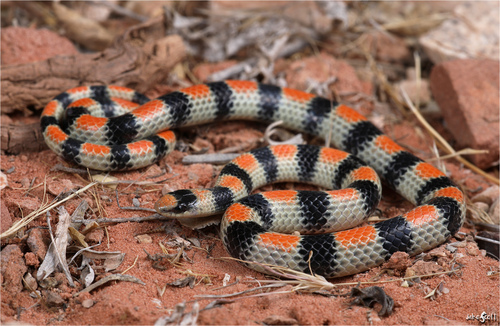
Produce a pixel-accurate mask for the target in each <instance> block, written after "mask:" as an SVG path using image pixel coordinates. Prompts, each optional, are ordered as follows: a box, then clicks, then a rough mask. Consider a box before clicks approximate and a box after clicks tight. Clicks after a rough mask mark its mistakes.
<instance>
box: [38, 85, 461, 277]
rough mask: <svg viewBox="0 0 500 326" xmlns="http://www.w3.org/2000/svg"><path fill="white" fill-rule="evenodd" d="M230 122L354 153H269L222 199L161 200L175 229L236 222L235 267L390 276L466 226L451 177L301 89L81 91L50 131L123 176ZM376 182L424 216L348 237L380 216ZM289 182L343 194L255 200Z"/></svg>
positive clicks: (220, 192) (62, 151)
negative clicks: (397, 262) (209, 127)
mask: <svg viewBox="0 0 500 326" xmlns="http://www.w3.org/2000/svg"><path fill="white" fill-rule="evenodd" d="M135 103H137V104H135ZM90 114H93V115H98V116H97V117H96V116H92V115H90ZM117 114H118V116H115V115H117ZM229 119H232V120H235V119H246V120H259V121H264V122H272V121H278V120H281V121H283V123H284V126H285V127H287V128H290V129H293V130H297V131H300V132H306V133H309V134H312V135H315V136H319V137H322V138H326V137H331V142H332V144H333V145H334V146H335V147H337V148H339V149H341V150H343V151H347V152H349V153H351V154H347V153H345V152H342V151H338V150H335V149H330V148H321V147H316V146H309V145H298V146H296V145H278V146H270V147H264V148H260V149H256V150H253V151H251V152H249V153H246V154H243V155H241V156H240V157H238V158H236V159H235V160H233V161H232V162H231V163H229V164H228V165H226V166H225V167H224V168H223V170H222V171H221V174H220V176H219V178H218V180H217V182H216V185H215V186H214V187H213V188H211V189H198V190H178V191H174V192H172V193H169V194H167V195H165V196H163V197H162V198H161V199H159V200H158V202H157V203H156V205H155V208H156V210H157V211H158V212H159V213H160V214H163V215H166V216H172V217H176V218H183V217H193V216H205V215H211V214H212V215H213V214H217V213H222V212H225V213H224V216H223V219H222V222H221V237H222V240H223V242H224V245H225V246H226V248H227V250H228V252H229V253H230V254H231V255H232V256H234V257H237V258H240V259H242V260H247V261H257V262H261V263H271V264H276V265H281V266H287V267H289V268H293V269H296V270H299V271H303V272H313V273H317V274H320V275H323V276H325V277H338V276H344V275H349V274H353V273H357V272H361V271H364V270H367V269H369V268H371V267H373V266H376V265H379V264H380V263H382V262H383V261H385V260H387V259H388V258H389V257H390V256H391V255H392V254H393V253H394V252H396V251H404V252H407V253H409V254H411V255H413V254H417V253H420V252H422V251H425V250H428V249H431V248H433V247H435V246H437V245H438V244H441V243H442V242H444V241H445V240H446V239H447V238H448V237H449V236H451V235H453V234H454V233H455V232H457V231H458V229H459V228H460V227H461V225H462V223H463V220H464V216H465V198H464V195H463V193H462V192H461V191H460V190H459V189H458V188H457V187H456V186H455V185H454V184H453V182H452V181H451V180H450V179H449V178H448V177H446V176H445V175H444V174H443V173H442V172H441V171H439V170H438V169H436V168H435V167H433V166H432V165H430V164H428V163H425V162H423V161H422V160H421V159H419V158H417V157H415V156H414V155H413V154H411V153H409V152H408V151H406V150H405V149H403V148H402V147H401V146H399V145H397V144H396V143H395V142H394V141H392V140H391V139H390V138H388V137H387V136H385V135H384V134H382V132H381V131H379V130H378V129H377V128H376V127H375V126H373V125H372V124H371V123H370V122H369V121H368V120H367V119H366V118H365V117H364V116H362V115H360V114H359V113H357V112H356V111H355V110H353V109H351V108H349V107H347V106H345V105H341V104H337V103H334V102H331V101H329V100H327V99H324V98H321V97H317V96H314V95H313V94H309V93H305V92H301V91H298V90H294V89H289V88H280V87H276V86H272V85H265V84H258V83H255V82H250V81H224V82H216V83H210V84H202V85H196V86H192V87H188V88H184V89H181V90H179V91H176V92H173V93H170V94H167V95H164V96H161V97H159V98H157V99H155V100H149V99H148V98H146V97H145V96H143V95H141V94H138V93H136V92H134V91H132V90H130V89H126V88H123V87H116V86H90V87H78V88H74V89H71V90H68V91H67V92H65V93H63V94H61V95H59V96H57V97H56V98H55V99H54V100H52V101H51V102H50V103H49V104H48V105H47V106H46V107H45V109H44V111H43V113H42V118H41V125H42V130H43V135H44V137H45V141H46V142H47V144H48V145H49V147H50V148H51V149H52V150H53V151H55V152H56V153H57V154H58V155H60V156H62V157H64V158H65V159H67V160H69V161H72V162H75V163H77V164H81V165H84V166H87V167H89V168H92V169H97V170H106V171H113V170H127V169H134V168H140V167H144V166H147V165H150V164H153V163H154V162H157V161H158V160H159V159H161V158H162V157H164V156H165V155H166V154H167V153H168V152H170V151H171V150H172V149H173V146H174V142H175V136H174V134H173V132H171V131H164V130H167V129H168V128H175V127H181V126H189V125H196V124H202V123H208V122H212V121H219V120H229ZM363 162H364V163H363ZM365 163H366V164H367V165H368V166H366V165H365ZM372 168H373V169H372ZM377 175H379V176H381V177H382V178H383V179H384V180H385V182H386V183H387V184H389V185H390V186H391V187H393V188H394V189H395V190H396V191H397V192H398V193H399V194H401V195H402V196H403V197H404V198H406V199H407V200H409V201H410V202H412V203H413V204H414V205H415V206H416V207H415V208H414V209H413V210H411V211H409V212H408V213H406V214H403V215H400V216H397V217H394V218H391V219H388V220H385V221H382V222H378V223H376V224H373V225H367V226H362V227H357V228H354V229H347V228H349V227H353V226H354V225H357V224H359V223H360V222H362V221H363V220H364V219H365V216H366V214H370V213H371V212H373V210H374V209H375V208H376V206H377V204H378V202H379V200H380V196H381V187H380V181H379V179H378V177H377ZM280 181H299V182H308V183H314V184H317V185H320V186H322V187H326V188H329V189H339V190H334V191H325V192H323V191H289V190H287V191H273V192H265V193H261V194H255V195H251V196H249V194H250V193H251V192H252V191H253V190H254V189H255V188H258V187H260V186H262V185H264V184H267V183H271V182H280ZM339 229H340V230H343V231H338V232H334V233H325V232H332V231H333V230H339ZM346 229H347V230H346ZM282 232H286V233H289V234H284V233H282ZM251 267H252V268H256V269H257V270H260V268H259V267H256V266H255V265H251Z"/></svg>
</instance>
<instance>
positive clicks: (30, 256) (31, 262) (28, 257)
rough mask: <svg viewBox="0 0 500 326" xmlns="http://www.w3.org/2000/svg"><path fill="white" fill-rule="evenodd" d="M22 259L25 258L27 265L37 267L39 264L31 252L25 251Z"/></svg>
mask: <svg viewBox="0 0 500 326" xmlns="http://www.w3.org/2000/svg"><path fill="white" fill-rule="evenodd" d="M24 259H25V260H26V265H28V266H35V267H38V266H39V265H40V262H39V261H38V258H36V255H35V254H34V253H32V252H27V253H25V254H24Z"/></svg>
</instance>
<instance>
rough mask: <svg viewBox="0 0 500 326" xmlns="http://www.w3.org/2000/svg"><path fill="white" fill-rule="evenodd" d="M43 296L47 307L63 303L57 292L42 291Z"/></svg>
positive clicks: (58, 305)
mask: <svg viewBox="0 0 500 326" xmlns="http://www.w3.org/2000/svg"><path fill="white" fill-rule="evenodd" d="M42 294H43V297H44V298H45V303H46V304H47V305H48V306H49V307H61V306H63V305H64V299H63V298H62V297H61V295H60V294H59V293H56V292H53V291H47V290H45V291H42Z"/></svg>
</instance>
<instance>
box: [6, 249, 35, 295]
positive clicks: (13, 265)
mask: <svg viewBox="0 0 500 326" xmlns="http://www.w3.org/2000/svg"><path fill="white" fill-rule="evenodd" d="M0 266H1V267H0V270H1V272H2V276H3V283H2V290H5V291H7V292H9V293H12V294H16V293H18V292H19V291H21V290H22V289H23V283H22V277H23V275H24V273H26V271H27V270H28V267H26V264H25V263H24V258H23V253H22V252H21V249H19V247H18V246H17V245H13V244H11V245H7V246H6V247H5V248H3V250H2V252H1V254H0Z"/></svg>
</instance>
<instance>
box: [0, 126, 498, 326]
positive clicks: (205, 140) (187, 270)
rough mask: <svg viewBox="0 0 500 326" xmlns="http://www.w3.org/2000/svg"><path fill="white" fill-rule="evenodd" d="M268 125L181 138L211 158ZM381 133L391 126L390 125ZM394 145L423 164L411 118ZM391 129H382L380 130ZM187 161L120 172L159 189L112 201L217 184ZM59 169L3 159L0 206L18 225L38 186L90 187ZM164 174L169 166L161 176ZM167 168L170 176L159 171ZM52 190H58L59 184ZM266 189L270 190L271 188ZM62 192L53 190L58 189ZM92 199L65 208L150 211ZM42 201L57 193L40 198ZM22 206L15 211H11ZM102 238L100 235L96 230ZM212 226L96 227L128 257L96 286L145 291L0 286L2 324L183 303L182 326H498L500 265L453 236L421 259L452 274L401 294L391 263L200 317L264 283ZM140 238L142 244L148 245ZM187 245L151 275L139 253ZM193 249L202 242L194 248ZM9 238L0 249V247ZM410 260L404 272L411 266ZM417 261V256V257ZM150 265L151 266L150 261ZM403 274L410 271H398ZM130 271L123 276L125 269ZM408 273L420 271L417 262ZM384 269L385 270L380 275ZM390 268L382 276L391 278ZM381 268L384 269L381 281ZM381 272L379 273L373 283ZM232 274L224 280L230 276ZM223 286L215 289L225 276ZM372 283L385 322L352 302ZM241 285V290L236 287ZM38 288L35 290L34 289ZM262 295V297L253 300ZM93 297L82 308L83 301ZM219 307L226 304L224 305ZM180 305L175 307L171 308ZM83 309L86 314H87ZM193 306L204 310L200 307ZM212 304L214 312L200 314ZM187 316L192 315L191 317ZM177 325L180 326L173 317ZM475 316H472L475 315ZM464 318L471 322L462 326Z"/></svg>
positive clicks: (62, 320) (123, 213)
mask: <svg viewBox="0 0 500 326" xmlns="http://www.w3.org/2000/svg"><path fill="white" fill-rule="evenodd" d="M264 128H265V126H264V125H261V124H258V123H246V122H228V123H221V124H212V125H209V126H201V127H197V128H195V130H191V131H185V132H182V133H181V134H180V138H181V139H182V140H183V141H184V142H186V143H190V144H195V145H196V146H197V147H206V146H208V147H209V151H214V150H220V149H222V148H225V147H229V146H239V145H242V144H244V143H246V142H251V141H256V142H255V143H256V144H259V141H258V140H259V138H260V137H262V135H263V130H264ZM388 128H389V127H388ZM390 128H391V132H390V133H389V134H390V135H391V137H395V138H396V139H398V140H399V142H400V143H401V144H402V145H404V146H406V147H407V148H411V149H412V150H413V151H415V152H416V153H418V155H419V156H421V157H422V158H424V159H426V158H429V157H430V151H429V147H430V144H431V141H430V139H428V138H422V137H424V136H417V133H415V132H414V131H415V128H414V126H413V125H412V124H410V123H407V122H397V123H395V125H392V126H390ZM386 131H388V130H386ZM184 155H186V153H181V152H179V151H175V152H174V153H173V154H172V155H170V156H169V157H167V158H165V159H164V160H163V161H162V162H160V163H159V164H158V166H155V167H153V168H146V169H142V170H139V171H133V172H127V173H114V174H113V176H115V177H117V178H118V179H120V180H142V181H143V180H148V181H160V180H167V181H166V182H162V184H164V185H163V186H162V185H161V184H160V185H133V184H132V185H126V184H125V185H119V187H118V190H119V191H118V193H119V199H120V204H121V205H122V206H132V205H133V203H132V201H133V199H134V198H137V199H138V200H139V202H140V204H141V207H147V208H152V207H153V205H154V202H155V201H156V199H157V198H158V197H159V196H160V195H161V192H162V188H164V189H163V191H169V190H172V189H179V188H195V187H206V186H209V185H211V184H212V183H213V179H214V176H215V175H217V173H218V171H219V170H220V167H219V166H212V165H209V164H195V165H192V166H185V165H183V164H182V163H181V159H182V157H183V156H184ZM58 163H64V162H62V161H61V160H60V159H59V158H57V157H56V155H55V154H54V153H52V152H51V151H49V150H46V151H43V152H40V153H32V154H26V155H19V156H5V155H3V156H2V157H1V169H2V171H12V169H13V171H12V172H11V173H9V174H8V175H7V177H8V182H9V187H7V188H6V189H4V190H2V192H1V195H2V200H3V201H4V203H5V204H6V205H7V207H8V209H9V212H10V214H11V216H12V218H13V219H14V220H16V219H18V218H20V217H21V214H22V213H21V211H20V209H19V207H21V208H24V211H23V213H24V214H27V213H29V212H27V211H26V209H27V207H29V205H28V204H29V203H32V202H35V204H34V205H35V206H36V204H40V203H41V201H42V198H43V194H44V187H43V186H42V183H43V181H44V180H46V181H47V186H48V189H49V191H50V190H51V189H52V191H53V192H54V193H55V194H57V192H58V191H61V190H62V189H60V187H61V186H60V185H61V184H64V185H72V186H73V187H82V186H84V185H86V184H88V181H87V176H83V177H81V176H77V175H76V174H71V173H66V172H61V171H51V168H52V167H53V166H54V165H56V164H58ZM166 167H168V168H166ZM446 167H447V168H448V169H449V170H450V171H451V177H452V178H453V179H454V180H456V181H457V182H459V183H460V184H461V185H462V186H463V187H465V189H468V190H470V189H478V187H483V188H486V187H487V186H488V184H487V183H486V182H485V181H484V180H483V179H482V178H480V177H478V176H475V175H474V174H471V173H470V172H469V171H466V170H464V169H463V168H461V167H460V166H458V165H456V164H455V163H453V162H449V163H446ZM162 169H165V170H166V171H167V172H165V173H163V174H161V175H159V176H156V177H153V178H148V177H149V176H154V175H158V172H159V171H161V170H162ZM33 178H36V179H35V182H34V184H33V186H32V187H31V190H30V191H29V192H27V188H28V187H29V183H30V181H31V180H32V179H33ZM58 185H59V188H58V187H57V186H58ZM280 186H281V187H289V186H290V185H276V186H273V187H275V188H279V187H280ZM269 188H271V187H266V189H269ZM58 189H59V190H58ZM93 192H94V194H92V193H90V192H87V193H85V194H83V195H82V196H81V197H80V198H75V199H71V200H69V201H68V202H67V203H66V204H65V207H66V209H67V210H68V211H69V213H72V212H73V210H74V209H75V208H76V207H77V205H78V204H79V203H80V201H81V200H82V199H83V200H87V201H88V202H89V203H90V206H91V208H92V211H93V213H91V214H90V217H92V218H96V217H98V218H101V217H110V218H116V217H133V216H147V215H149V214H150V213H148V212H138V211H128V210H123V209H120V208H118V207H117V204H116V201H115V200H114V191H113V190H111V189H109V188H106V187H96V188H94V190H93ZM94 196H96V197H97V198H99V199H100V202H101V205H102V208H103V212H102V215H101V214H99V211H98V209H97V204H96V200H95V198H96V197H94ZM48 198H49V199H53V198H54V194H50V193H49V194H48ZM28 202H29V203H28ZM18 204H19V206H18ZM410 207H411V205H410V204H408V203H406V202H405V201H404V200H402V199H401V198H400V197H399V196H397V195H395V194H394V193H392V192H391V191H387V190H385V191H384V201H383V203H382V204H381V205H380V206H379V208H380V210H381V212H382V216H383V217H391V216H395V215H396V214H399V213H401V212H403V211H405V210H407V209H408V208H410ZM55 215H56V214H55V213H54V214H52V217H51V221H52V222H51V223H52V226H53V227H54V225H56V224H57V217H56V216H55ZM38 227H41V228H42V234H43V235H44V237H47V238H48V233H47V231H46V222H45V217H43V218H39V219H37V220H36V221H34V222H33V223H31V225H30V226H29V228H30V229H31V228H38ZM103 230H104V231H103ZM217 232H218V230H217V228H216V227H208V228H205V229H203V230H201V231H193V230H190V229H188V228H186V227H182V226H181V225H180V224H179V223H178V222H176V221H166V222H165V221H154V222H144V223H119V224H115V225H111V226H107V227H106V228H105V229H98V230H95V231H93V232H92V233H91V234H88V235H87V238H86V240H87V241H88V243H89V244H91V245H95V244H96V243H98V242H99V241H102V243H101V245H99V246H97V247H96V248H94V249H96V250H105V251H119V252H122V253H125V259H124V261H123V263H122V264H121V265H120V266H119V267H118V270H116V271H112V272H107V273H105V272H104V271H103V269H102V268H99V266H102V262H99V261H96V262H95V267H96V269H95V270H96V276H97V279H101V278H103V277H104V276H106V275H109V274H111V273H120V272H123V271H125V270H127V271H126V274H129V275H133V276H135V277H137V278H139V279H140V280H141V281H142V282H144V283H145V285H140V284H135V283H130V282H120V281H113V282H110V283H107V284H106V285H104V286H101V287H99V288H98V289H96V290H93V291H92V292H91V293H84V294H81V295H79V296H75V293H77V292H78V291H80V290H81V289H82V288H83V287H82V285H81V284H82V283H81V281H77V287H76V288H71V287H70V286H68V284H67V281H65V278H64V275H62V274H61V273H58V274H56V276H55V278H56V280H59V281H60V282H61V283H60V284H59V285H57V286H56V287H55V288H52V289H50V290H44V289H42V293H45V294H46V292H45V291H51V292H54V293H57V294H58V295H59V296H60V297H61V298H62V299H63V302H62V303H60V304H59V305H57V304H54V306H48V305H47V302H46V300H45V295H44V299H42V300H41V299H39V298H37V297H36V296H35V297H33V296H31V295H30V292H29V291H27V290H23V291H21V292H19V293H13V292H12V291H10V290H9V289H6V288H4V287H2V289H1V291H2V299H1V302H2V311H1V322H2V323H7V322H20V323H22V324H54V325H63V324H152V323H154V322H155V321H156V320H158V319H159V318H161V317H168V316H171V315H172V314H173V313H174V311H176V310H179V309H181V310H182V308H183V307H184V309H185V310H184V314H180V316H181V317H180V318H185V319H184V321H187V320H188V319H189V318H191V321H194V322H195V323H197V324H263V323H265V324H324V325H327V324H375V325H385V324H463V325H478V324H482V323H481V322H480V321H478V320H470V319H471V318H472V317H473V316H476V317H477V316H479V315H481V314H482V313H483V312H485V313H486V314H489V316H492V317H493V318H496V319H495V320H493V321H492V320H489V321H486V322H485V324H498V323H499V322H498V320H499V316H498V312H499V309H498V303H499V299H500V296H499V280H498V262H497V261H495V260H493V259H491V258H488V257H484V255H483V253H482V252H481V251H479V250H478V249H477V247H476V245H475V243H473V242H468V240H467V239H466V237H465V235H462V236H459V239H456V238H453V239H451V240H450V242H461V245H458V250H457V251H456V252H455V253H450V252H449V251H447V250H446V249H444V247H445V245H443V246H442V247H441V248H440V249H438V251H437V252H438V253H437V254H435V255H430V254H429V255H426V256H425V257H424V260H428V261H430V262H431V263H432V264H433V265H434V266H435V268H436V269H437V270H450V269H452V268H455V269H458V271H457V272H455V273H453V274H442V275H438V276H433V277H430V278H424V279H421V280H420V282H414V283H413V284H412V286H410V287H403V286H402V285H401V284H402V281H401V279H400V278H399V277H400V276H403V275H404V268H403V271H399V272H398V271H396V274H394V273H392V274H391V270H392V267H391V266H386V267H388V268H389V270H384V269H383V267H378V268H374V269H372V270H370V271H368V272H366V273H361V274H358V275H354V276H350V277H344V278H340V279H334V280H332V283H333V284H336V285H337V286H336V287H335V288H334V290H332V291H330V292H329V295H328V296H325V295H320V294H307V293H297V292H291V286H287V287H284V288H278V289H275V290H273V291H275V292H274V293H273V292H272V291H270V290H269V291H257V292H250V293H246V294H243V295H240V296H236V297H230V298H227V299H225V300H223V301H221V302H220V305H216V307H214V308H212V309H207V310H203V308H205V307H207V306H208V305H209V304H210V303H212V302H213V301H214V300H215V298H201V297H200V296H209V295H210V296H213V295H226V294H231V293H236V292H239V291H245V290H249V289H252V288H254V287H257V286H258V284H257V283H255V280H265V279H269V278H268V277H266V276H264V275H262V274H259V273H257V272H254V271H252V270H250V269H248V268H246V267H244V266H243V265H241V264H239V263H237V262H233V261H224V260H221V258H223V257H227V256H228V254H227V253H226V252H225V250H224V248H223V246H222V243H221V241H220V239H219V238H218V235H217ZM461 232H463V233H465V234H468V233H469V232H470V229H469V228H466V227H464V228H462V230H461ZM144 234H148V235H149V236H150V240H149V239H146V240H138V239H140V238H138V237H137V236H138V235H144ZM146 238H147V237H146ZM179 238H182V239H191V240H192V239H196V240H192V241H193V242H194V243H195V244H196V245H198V243H199V247H195V245H193V244H191V243H189V246H188V247H187V248H186V249H185V253H186V257H184V258H181V259H180V264H178V265H177V266H172V265H170V264H169V263H165V262H164V263H163V264H160V265H161V266H163V267H162V270H159V269H157V268H155V267H154V266H153V265H154V264H153V262H152V261H151V260H150V259H148V256H147V254H146V252H145V251H147V252H148V253H150V254H152V255H154V254H160V253H161V252H162V251H161V248H160V246H159V243H162V244H164V245H165V246H166V247H167V248H168V250H169V252H170V253H175V252H177V250H178V248H177V247H175V245H172V244H171V241H172V240H175V239H179ZM197 241H198V242H197ZM10 242H11V243H18V244H19V246H20V248H21V249H22V251H23V253H24V255H25V258H26V260H27V261H28V257H27V254H29V249H28V248H27V246H26V243H25V241H24V240H23V241H14V240H12V241H10ZM7 243H8V242H4V243H2V246H4V245H5V244H7ZM415 260H416V259H415V258H412V259H411V263H410V265H411V264H412V263H413V262H414V261H415ZM420 260H422V259H420ZM38 263H39V260H36V262H35V263H33V262H31V264H32V265H29V264H28V271H30V272H31V273H33V274H35V273H36V269H37V267H38ZM155 266H156V267H157V265H155ZM405 267H406V266H405ZM129 268H130V269H129ZM414 268H417V267H416V266H415V267H414ZM70 269H71V272H72V274H73V277H74V278H75V279H76V280H78V279H79V275H80V271H79V270H77V265H76V264H74V263H73V264H72V265H71V266H70ZM383 271H384V272H383ZM387 271H388V272H387ZM491 271H496V272H497V273H496V275H493V276H489V275H488V272H491ZM381 272H383V273H381ZM379 274H380V275H379ZM187 275H194V276H195V281H194V285H193V288H190V287H189V286H187V287H183V288H179V287H175V286H171V285H168V284H169V283H172V282H174V281H176V280H178V279H182V278H185V277H186V276H187ZM228 275H229V276H228ZM227 277H230V278H229V280H227V284H229V285H227V286H225V287H223V284H224V279H225V278H227ZM374 278H375V279H376V281H377V282H379V283H378V284H375V283H373V284H362V285H361V288H366V287H368V286H372V285H378V286H380V287H382V288H383V289H384V291H385V292H386V294H387V295H389V296H390V297H392V298H393V299H394V303H395V307H394V311H393V313H392V315H390V316H389V317H379V316H378V315H377V311H378V310H379V309H380V307H381V306H380V305H379V304H376V305H375V307H374V308H373V309H371V308H366V307H360V306H353V305H351V304H350V302H351V301H352V300H353V299H352V298H349V296H348V294H349V292H350V291H351V288H353V287H354V284H356V283H357V282H369V281H373V280H374ZM235 282H237V283H235ZM435 288H438V289H439V290H440V291H439V293H438V294H436V295H435V296H431V297H430V298H426V296H427V295H428V294H429V293H430V292H431V291H432V290H434V289H435ZM39 290H40V288H39ZM257 294H259V295H257ZM89 299H90V300H89ZM221 299H222V298H221ZM176 305H177V306H176ZM89 306H90V307H89ZM198 308H199V310H200V311H198V310H197V309H198ZM208 308H210V306H208ZM191 313H192V314H191ZM180 318H179V319H177V320H175V321H174V323H180V320H181V319H180ZM478 318H479V317H478ZM468 319H469V320H468Z"/></svg>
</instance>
